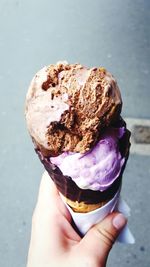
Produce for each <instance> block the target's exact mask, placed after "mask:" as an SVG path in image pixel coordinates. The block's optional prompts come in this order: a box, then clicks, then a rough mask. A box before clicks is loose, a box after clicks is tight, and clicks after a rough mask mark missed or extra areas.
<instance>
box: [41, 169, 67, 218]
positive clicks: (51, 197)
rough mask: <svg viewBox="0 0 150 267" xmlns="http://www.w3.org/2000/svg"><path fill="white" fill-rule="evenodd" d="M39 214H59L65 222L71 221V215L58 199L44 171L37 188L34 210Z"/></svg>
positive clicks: (55, 190) (54, 188)
mask: <svg viewBox="0 0 150 267" xmlns="http://www.w3.org/2000/svg"><path fill="white" fill-rule="evenodd" d="M37 209H39V210H40V213H41V212H48V213H50V212H51V213H52V212H53V213H58V212H60V213H61V214H62V215H63V216H65V217H66V218H67V220H69V221H71V215H70V213H69V211H68V209H67V208H66V206H65V205H64V203H63V201H62V200H61V198H60V195H59V192H58V190H57V189H56V186H55V184H54V183H53V181H52V180H51V178H50V177H49V175H48V173H47V172H46V171H45V172H44V174H43V176H42V179H41V183H40V188H39V195H38V201H37V206H36V210H37Z"/></svg>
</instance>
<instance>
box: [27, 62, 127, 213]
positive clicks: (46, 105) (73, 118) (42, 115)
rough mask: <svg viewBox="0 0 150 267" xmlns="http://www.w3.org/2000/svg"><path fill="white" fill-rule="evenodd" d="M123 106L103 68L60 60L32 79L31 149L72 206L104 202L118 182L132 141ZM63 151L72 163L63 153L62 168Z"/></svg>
mask: <svg viewBox="0 0 150 267" xmlns="http://www.w3.org/2000/svg"><path fill="white" fill-rule="evenodd" d="M121 107H122V100H121V94H120V91H119V88H118V85H117V82H116V80H115V79H114V77H113V76H112V75H111V74H110V73H109V72H107V71H106V70H105V69H104V68H91V69H88V68H85V67H83V66H81V65H80V64H73V65H72V64H71V65H70V64H68V63H66V62H65V63H64V62H63V63H58V64H56V65H50V66H48V67H45V68H43V69H42V70H41V71H40V72H38V73H37V74H36V75H35V77H34V79H33V80H32V82H31V85H30V87H29V91H28V94H27V99H26V119H27V125H28V129H29V132H30V135H31V137H32V140H33V143H34V145H35V151H36V153H37V154H38V156H39V158H40V160H41V162H42V163H43V165H44V167H45V169H46V170H47V172H48V174H49V176H50V177H51V179H52V180H53V181H54V183H55V185H56V187H57V189H58V191H59V192H60V193H61V195H62V196H63V200H64V201H65V202H66V203H67V205H69V206H70V207H71V208H72V210H73V211H75V212H80V213H87V212H90V211H93V210H95V209H98V208H100V207H102V206H103V205H105V204H106V203H107V202H108V201H110V200H111V199H113V197H114V196H115V194H116V192H117V191H118V190H119V188H120V186H121V182H122V175H123V171H124V168H125V165H126V162H127V159H128V155H129V147H130V142H129V137H130V133H129V131H128V130H127V129H126V124H125V122H124V121H123V120H122V118H121V117H120V113H121ZM101 151H102V152H101ZM65 153H68V154H67V157H68V156H70V155H71V157H72V154H74V155H75V157H74V159H73V161H72V163H71V164H72V165H70V163H68V158H67V157H66V156H65V157H66V161H65V168H64V169H65V172H64V171H63V170H62V169H61V167H62V166H60V165H61V164H59V163H60V161H61V159H62V160H63V157H64V154H65ZM69 153H70V154H69ZM77 154H78V155H77ZM65 155H66V154H65ZM76 155H77V157H76ZM93 155H94V156H93ZM59 156H60V158H59V160H58V161H57V158H58V157H59ZM61 156H62V158H61ZM83 158H84V159H83ZM82 160H83V161H82ZM81 161H82V163H83V164H80V163H81ZM94 161H95V162H94ZM87 162H88V164H86V163H87ZM57 163H58V164H57ZM76 164H77V168H76V169H75V168H74V166H75V165H76ZM82 165H83V166H82ZM70 166H72V167H73V168H71V167H70ZM93 166H94V170H93ZM72 171H74V173H72ZM84 171H85V172H86V175H85V176H84ZM88 173H90V174H88ZM97 173H98V175H97ZM72 174H73V175H72ZM85 177H86V179H85ZM77 181H78V182H79V184H78V182H77Z"/></svg>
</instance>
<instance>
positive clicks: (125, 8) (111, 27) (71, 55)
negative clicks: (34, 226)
mask: <svg viewBox="0 0 150 267" xmlns="http://www.w3.org/2000/svg"><path fill="white" fill-rule="evenodd" d="M149 25H150V1H148V0H134V1H129V0H125V1H119V0H114V1H113V0H106V1H102V0H95V1H90V0H81V1H80V0H76V1H73V0H71V1H70V0H61V1H52V0H43V1H41V0H39V1H35V0H30V1H29V0H26V1H25V0H22V1H21V0H20V1H19V0H1V1H0V84H1V89H0V90H1V96H0V121H1V128H0V129H1V130H0V138H1V142H0V158H1V160H0V171H1V177H0V209H1V211H0V213H1V218H0V266H2V267H23V266H25V265H26V257H27V251H28V245H29V239H30V227H31V216H32V212H33V209H34V206H35V203H36V198H37V192H38V187H39V182H40V179H41V174H42V172H43V167H42V166H41V164H40V162H39V160H38V158H37V156H36V155H35V153H34V151H33V145H32V143H31V140H30V138H29V135H28V133H27V130H26V124H25V119H24V101H25V95H26V92H27V88H28V85H29V83H30V80H31V79H32V76H33V75H34V74H35V73H36V71H37V70H39V69H40V68H42V67H43V66H44V65H47V64H50V63H55V62H57V61H58V60H67V61H68V62H70V63H74V62H80V63H81V64H84V65H87V66H99V65H101V66H104V67H106V68H107V69H108V70H109V71H111V72H112V73H113V74H114V76H115V77H116V78H117V80H118V84H119V87H120V89H121V93H122V98H123V103H124V104H123V110H122V114H123V116H124V117H128V118H129V119H130V118H133V119H135V118H136V119H147V120H148V121H149V120H150V108H149V103H150V90H149V76H150V31H149ZM133 146H134V144H133ZM140 151H142V153H140ZM149 181H150V156H149V153H145V150H144V147H143V146H141V148H140V150H134V149H133V151H132V153H131V155H130V158H129V160H128V164H127V168H126V170H125V173H124V180H123V189H122V196H123V198H124V199H125V200H126V201H127V203H128V204H129V206H130V207H131V217H130V218H129V226H130V228H131V230H132V232H133V234H134V236H135V239H136V243H135V244H134V245H121V244H115V246H114V247H113V249H112V251H111V254H110V257H109V260H108V265H107V266H108V267H114V266H116V267H119V266H122V267H125V266H128V267H133V266H134V265H135V266H137V267H141V266H142V267H149V266H150V228H149V221H150V209H149V202H150V182H149Z"/></svg>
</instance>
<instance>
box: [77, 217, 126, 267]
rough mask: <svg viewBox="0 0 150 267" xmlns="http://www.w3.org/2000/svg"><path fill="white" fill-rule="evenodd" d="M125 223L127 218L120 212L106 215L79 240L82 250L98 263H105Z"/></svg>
mask: <svg viewBox="0 0 150 267" xmlns="http://www.w3.org/2000/svg"><path fill="white" fill-rule="evenodd" d="M126 223H127V219H126V218H125V217H124V215H123V214H121V213H118V212H113V213H111V214H110V215H108V216H107V217H106V218H105V219H104V220H103V221H101V222H100V223H98V224H97V225H95V226H94V227H92V228H91V229H90V230H89V231H88V233H87V234H86V235H85V236H84V238H83V239H82V240H81V242H80V244H81V243H82V245H81V247H82V249H83V250H84V251H83V252H84V253H88V254H90V255H91V256H92V257H93V258H94V259H95V260H96V262H98V263H99V264H105V263H106V260H107V257H108V254H109V252H110V250H111V248H112V245H113V244H114V242H115V240H116V239H117V236H118V235H119V233H120V232H121V230H122V229H123V227H124V226H125V224H126Z"/></svg>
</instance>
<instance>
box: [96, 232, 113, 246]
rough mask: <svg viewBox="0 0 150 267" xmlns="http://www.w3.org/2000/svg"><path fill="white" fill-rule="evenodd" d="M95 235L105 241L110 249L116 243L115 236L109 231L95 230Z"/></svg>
mask: <svg viewBox="0 0 150 267" xmlns="http://www.w3.org/2000/svg"><path fill="white" fill-rule="evenodd" d="M95 234H96V235H97V236H98V237H99V238H101V239H102V240H103V242H104V243H105V244H106V245H108V246H109V247H112V245H113V244H114V241H115V236H114V235H113V234H112V233H110V232H109V231H108V230H106V229H104V228H98V227H96V228H95Z"/></svg>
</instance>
